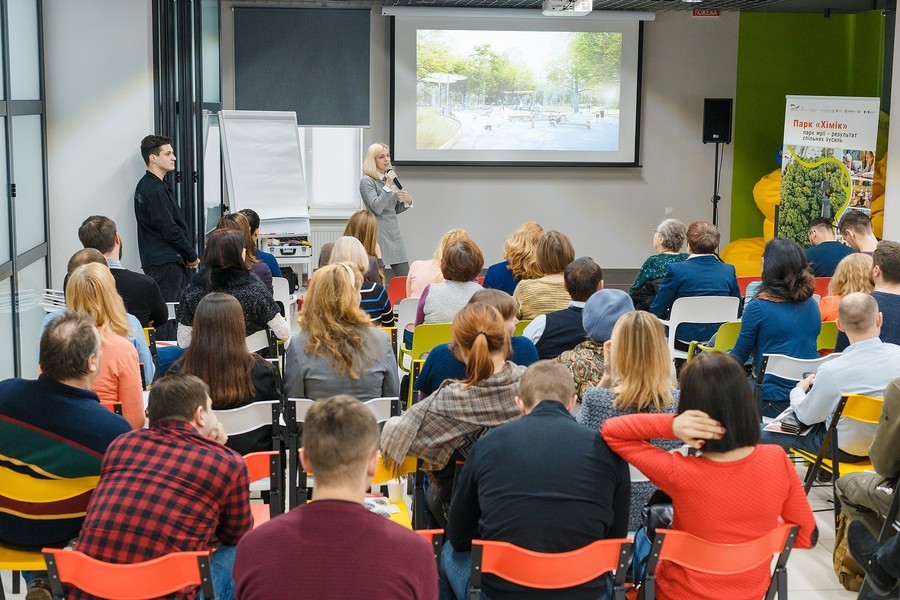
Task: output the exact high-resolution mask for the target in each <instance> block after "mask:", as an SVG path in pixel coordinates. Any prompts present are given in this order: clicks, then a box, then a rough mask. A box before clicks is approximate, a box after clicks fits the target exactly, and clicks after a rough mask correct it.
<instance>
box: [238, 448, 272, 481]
mask: <svg viewBox="0 0 900 600" xmlns="http://www.w3.org/2000/svg"><path fill="white" fill-rule="evenodd" d="M278 458H279V455H278V452H276V451H275V450H268V451H266V452H251V453H250V454H245V455H244V461H246V463H247V471H248V472H249V474H250V483H253V482H254V481H259V480H260V479H266V478H268V477H272V473H273V472H274V471H275V470H276V469H278V468H279V465H278V463H279V460H278Z"/></svg>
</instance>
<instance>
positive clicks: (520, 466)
mask: <svg viewBox="0 0 900 600" xmlns="http://www.w3.org/2000/svg"><path fill="white" fill-rule="evenodd" d="M623 293H624V292H623ZM515 402H516V406H517V407H518V409H519V412H520V413H521V414H522V415H524V416H523V418H522V419H521V420H519V421H515V422H512V423H507V424H505V425H501V426H500V427H497V428H496V429H494V430H493V431H490V432H488V433H487V434H486V435H485V436H484V437H482V438H481V439H479V440H478V441H477V442H475V444H474V445H473V446H472V449H471V450H470V451H469V457H468V459H467V460H466V464H465V466H464V467H463V468H462V471H461V473H460V475H459V481H458V483H457V484H456V493H455V494H454V496H453V502H452V503H451V505H450V517H449V520H448V522H447V528H446V536H447V540H448V541H447V542H446V543H445V544H444V548H443V551H442V553H441V580H440V586H441V597H442V598H457V599H459V600H465V599H466V598H468V595H467V590H466V588H467V587H468V582H469V562H470V555H471V548H472V540H473V539H477V540H493V541H501V542H509V543H512V544H515V545H517V546H520V547H522V548H527V549H529V550H535V551H537V552H567V551H570V550H575V549H577V548H581V547H583V546H587V545H588V544H590V543H591V542H595V541H597V540H602V539H607V538H623V537H625V536H626V535H627V533H628V528H627V521H628V519H627V513H628V482H629V477H628V467H627V465H626V464H625V462H624V461H623V460H622V459H621V458H619V457H618V456H616V455H615V454H613V453H612V452H610V450H609V448H608V447H607V446H606V444H605V443H603V439H602V438H601V437H600V433H599V432H598V431H597V430H596V429H595V430H593V431H591V430H589V429H587V428H583V427H581V426H579V425H578V424H577V423H575V420H574V419H573V418H572V415H571V414H570V412H571V410H572V408H573V407H574V406H575V389H574V387H573V386H572V381H571V380H570V379H569V374H568V373H567V372H566V370H565V369H563V368H562V367H561V366H560V365H557V364H554V363H552V362H549V361H541V362H538V363H535V364H534V365H532V366H531V367H529V368H528V370H527V371H526V372H525V374H524V375H523V376H522V383H521V386H520V388H519V393H518V395H517V396H516V399H515ZM560 493H563V494H564V495H565V501H560ZM608 580H609V575H605V576H601V577H599V578H597V579H594V580H592V581H589V582H586V583H584V584H582V585H580V586H578V587H575V588H567V589H565V590H559V591H558V592H556V594H555V595H553V596H552V597H565V598H568V599H578V598H584V599H588V598H591V599H593V598H600V597H603V598H605V597H607V595H606V594H608V591H609V589H611V586H610V585H609V584H610V583H611V582H610V581H608ZM483 588H484V592H485V595H486V596H489V597H490V598H492V600H503V599H504V598H510V599H513V598H530V597H547V596H546V592H545V593H544V594H539V593H535V592H534V590H525V589H523V588H522V587H520V586H517V585H515V584H513V583H510V582H508V581H504V580H502V579H499V578H496V577H493V576H490V575H486V576H485V577H484V582H483Z"/></svg>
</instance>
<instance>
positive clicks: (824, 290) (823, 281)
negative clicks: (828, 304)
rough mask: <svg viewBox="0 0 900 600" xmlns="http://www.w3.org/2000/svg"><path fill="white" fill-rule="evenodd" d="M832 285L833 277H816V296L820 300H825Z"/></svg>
mask: <svg viewBox="0 0 900 600" xmlns="http://www.w3.org/2000/svg"><path fill="white" fill-rule="evenodd" d="M829 283H831V277H816V281H815V284H814V285H815V292H813V293H814V294H818V295H819V297H820V298H824V297H825V296H827V295H828V284H829Z"/></svg>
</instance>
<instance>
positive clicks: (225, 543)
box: [69, 375, 253, 600]
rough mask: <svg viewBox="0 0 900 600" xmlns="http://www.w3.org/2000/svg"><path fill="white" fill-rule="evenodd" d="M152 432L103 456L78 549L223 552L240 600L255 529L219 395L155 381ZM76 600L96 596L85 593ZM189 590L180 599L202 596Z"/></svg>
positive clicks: (227, 579)
mask: <svg viewBox="0 0 900 600" xmlns="http://www.w3.org/2000/svg"><path fill="white" fill-rule="evenodd" d="M148 416H149V418H150V428H149V429H139V430H135V431H132V432H130V433H127V434H124V435H122V436H119V437H118V438H117V439H116V440H115V441H114V442H113V443H112V444H111V445H110V447H109V450H108V451H107V453H106V455H105V456H104V457H103V464H102V466H101V468H100V483H99V484H98V485H97V489H96V491H95V492H94V495H93V497H92V498H91V503H90V505H89V506H88V512H87V516H86V517H85V519H84V526H83V527H82V530H81V535H80V536H79V538H78V542H77V543H76V545H75V549H76V550H80V551H82V552H84V553H85V554H87V555H89V556H92V557H94V558H96V559H99V560H102V561H107V562H112V563H136V562H142V561H146V560H150V559H152V558H156V557H159V556H162V555H164V554H168V553H170V552H176V551H196V550H215V552H214V553H213V554H212V558H211V560H210V567H211V570H212V578H213V586H214V587H215V590H216V596H217V597H218V598H219V599H220V600H223V599H224V600H231V599H232V598H233V597H234V580H233V578H232V574H231V572H232V567H233V564H234V552H235V546H236V544H237V543H238V540H240V539H241V537H242V536H243V535H244V534H245V533H247V532H248V531H249V530H250V528H251V527H252V526H253V517H251V515H250V499H249V493H248V486H249V479H250V478H249V475H248V473H247V465H246V463H245V462H244V459H243V458H242V457H241V455H240V454H238V453H237V452H234V451H233V450H230V449H229V448H226V447H225V446H223V445H222V444H223V443H224V442H225V440H226V439H227V438H226V436H225V433H224V431H223V429H222V426H221V424H219V422H218V419H216V416H215V414H214V413H213V411H212V405H211V400H210V398H209V388H208V387H207V385H206V384H205V383H203V381H201V380H200V379H198V378H197V377H194V376H193V375H169V376H167V377H163V378H162V379H160V380H159V381H157V382H156V383H154V384H153V388H152V389H151V391H150V401H149V408H148ZM70 591H71V592H72V593H71V595H70V596H69V598H88V597H89V596H88V595H86V594H83V593H81V592H75V591H74V590H70ZM197 594H198V591H197V590H196V589H194V590H184V591H182V592H180V593H176V594H172V595H171V596H168V597H170V598H195V597H197Z"/></svg>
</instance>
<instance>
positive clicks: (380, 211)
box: [359, 175, 409, 265]
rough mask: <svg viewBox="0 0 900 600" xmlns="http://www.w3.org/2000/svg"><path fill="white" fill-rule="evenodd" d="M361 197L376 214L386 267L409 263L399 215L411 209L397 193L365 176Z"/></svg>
mask: <svg viewBox="0 0 900 600" xmlns="http://www.w3.org/2000/svg"><path fill="white" fill-rule="evenodd" d="M359 195H360V196H362V201H363V204H364V205H365V207H366V209H367V210H370V211H372V212H373V213H375V220H376V221H377V222H378V245H379V246H381V257H382V260H383V261H384V264H386V265H396V264H398V263H404V262H409V259H408V258H407V257H406V248H404V247H403V235H402V234H401V233H400V223H398V222H397V213H402V212H403V211H404V210H406V209H407V208H409V207H408V206H407V205H406V204H405V203H404V202H403V201H402V200H400V199H399V198H398V197H397V192H393V191H391V192H389V191H387V190H385V189H384V183H383V182H381V181H378V180H377V179H372V178H371V177H369V176H368V175H363V178H362V179H361V180H360V182H359Z"/></svg>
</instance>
